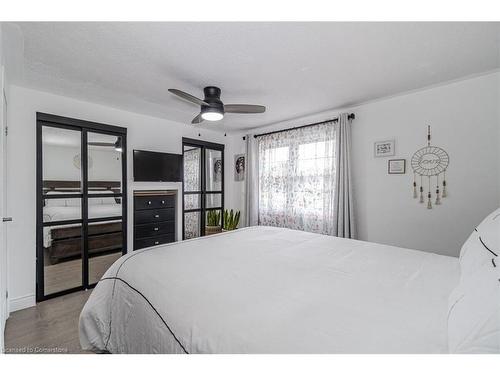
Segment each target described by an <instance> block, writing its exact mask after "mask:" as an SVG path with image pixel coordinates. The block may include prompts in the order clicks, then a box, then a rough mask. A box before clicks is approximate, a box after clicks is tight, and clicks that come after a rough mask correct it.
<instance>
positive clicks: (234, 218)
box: [222, 209, 240, 231]
mask: <svg viewBox="0 0 500 375" xmlns="http://www.w3.org/2000/svg"><path fill="white" fill-rule="evenodd" d="M239 222H240V211H236V213H235V212H234V211H233V210H232V209H231V211H228V210H227V209H226V210H224V217H223V223H222V230H223V231H227V230H234V229H236V228H237V227H238V223H239Z"/></svg>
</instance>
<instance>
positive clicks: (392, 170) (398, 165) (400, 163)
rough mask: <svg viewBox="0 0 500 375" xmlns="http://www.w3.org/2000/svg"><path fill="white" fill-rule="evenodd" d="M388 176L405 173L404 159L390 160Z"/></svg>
mask: <svg viewBox="0 0 500 375" xmlns="http://www.w3.org/2000/svg"><path fill="white" fill-rule="evenodd" d="M387 169H388V172H389V174H405V173H406V159H391V160H389V162H388V167H387Z"/></svg>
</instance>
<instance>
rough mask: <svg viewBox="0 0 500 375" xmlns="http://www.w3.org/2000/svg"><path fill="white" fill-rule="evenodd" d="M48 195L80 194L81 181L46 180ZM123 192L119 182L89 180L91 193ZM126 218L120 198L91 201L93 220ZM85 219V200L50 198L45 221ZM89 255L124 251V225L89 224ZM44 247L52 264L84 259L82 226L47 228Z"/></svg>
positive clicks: (89, 212)
mask: <svg viewBox="0 0 500 375" xmlns="http://www.w3.org/2000/svg"><path fill="white" fill-rule="evenodd" d="M43 184H44V193H45V194H47V195H52V194H70V193H75V192H76V193H79V192H80V182H79V181H58V180H45V181H44V182H43ZM119 192H120V182H119V181H89V194H111V193H119ZM121 215H122V205H121V200H120V198H116V197H102V198H100V197H99V198H91V199H89V207H88V216H89V218H111V217H117V216H121ZM74 219H81V199H80V198H69V199H46V200H45V202H44V209H43V221H44V223H48V222H58V221H62V220H74ZM88 232H89V233H88V234H89V236H88V248H89V256H95V255H97V254H104V253H108V252H113V251H116V250H119V249H121V248H122V222H121V220H109V221H106V222H98V223H89V227H88ZM43 246H44V249H45V252H46V258H47V259H48V260H49V262H50V264H55V263H58V262H60V261H62V260H70V259H74V258H78V257H81V253H82V226H81V224H66V225H54V226H50V227H44V233H43Z"/></svg>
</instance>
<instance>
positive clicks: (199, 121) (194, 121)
mask: <svg viewBox="0 0 500 375" xmlns="http://www.w3.org/2000/svg"><path fill="white" fill-rule="evenodd" d="M202 121H203V117H201V113H200V114H199V115H198V116H196V117H195V118H194V119H193V121H191V124H199V123H201V122H202Z"/></svg>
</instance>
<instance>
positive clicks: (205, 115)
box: [201, 110, 224, 121]
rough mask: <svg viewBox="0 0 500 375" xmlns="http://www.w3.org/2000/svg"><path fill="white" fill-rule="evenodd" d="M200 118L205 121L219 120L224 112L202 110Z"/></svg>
mask: <svg viewBox="0 0 500 375" xmlns="http://www.w3.org/2000/svg"><path fill="white" fill-rule="evenodd" d="M201 118H202V119H203V120H206V121H219V120H222V119H223V118H224V114H223V113H222V112H219V111H218V110H206V111H202V113H201Z"/></svg>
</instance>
